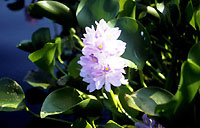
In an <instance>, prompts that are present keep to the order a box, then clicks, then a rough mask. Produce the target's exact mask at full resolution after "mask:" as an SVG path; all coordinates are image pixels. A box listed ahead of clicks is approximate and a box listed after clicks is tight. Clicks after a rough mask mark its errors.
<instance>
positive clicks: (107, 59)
mask: <svg viewBox="0 0 200 128" xmlns="http://www.w3.org/2000/svg"><path fill="white" fill-rule="evenodd" d="M95 23H96V26H97V27H96V29H95V28H94V26H92V27H91V28H89V27H86V28H85V30H86V34H84V38H83V43H84V47H83V49H82V53H83V55H84V56H82V57H80V61H78V63H79V64H80V65H81V66H82V69H81V72H80V76H82V77H83V81H85V82H87V83H89V85H88V86H87V90H89V92H92V91H94V90H96V89H97V90H99V89H101V88H102V87H103V85H105V89H106V91H108V92H110V90H111V85H113V86H120V85H121V84H122V83H123V82H124V81H125V78H124V75H123V73H125V71H124V67H125V61H124V59H122V58H121V57H120V56H121V55H122V54H123V53H124V51H125V48H126V43H125V42H123V41H121V40H118V37H119V36H120V33H121V30H119V28H111V27H109V26H108V24H107V23H106V22H105V21H104V20H103V19H102V20H100V21H99V23H98V22H95Z"/></svg>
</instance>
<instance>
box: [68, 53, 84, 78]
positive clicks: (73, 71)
mask: <svg viewBox="0 0 200 128" xmlns="http://www.w3.org/2000/svg"><path fill="white" fill-rule="evenodd" d="M80 56H81V55H77V56H76V57H75V58H74V59H73V60H72V61H70V63H69V65H68V72H69V76H72V77H73V78H77V77H78V76H79V74H80V70H81V65H80V64H78V63H77V62H78V61H79V60H80Z"/></svg>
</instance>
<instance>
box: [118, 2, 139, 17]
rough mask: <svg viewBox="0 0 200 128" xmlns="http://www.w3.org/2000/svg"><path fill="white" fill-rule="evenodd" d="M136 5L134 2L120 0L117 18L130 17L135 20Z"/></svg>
mask: <svg viewBox="0 0 200 128" xmlns="http://www.w3.org/2000/svg"><path fill="white" fill-rule="evenodd" d="M135 14H136V4H135V1H134V0H120V11H119V15H118V17H124V16H128V17H132V18H133V19H135Z"/></svg>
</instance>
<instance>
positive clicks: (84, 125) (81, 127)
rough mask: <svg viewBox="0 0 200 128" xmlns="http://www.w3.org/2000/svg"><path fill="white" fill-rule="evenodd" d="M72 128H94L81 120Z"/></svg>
mask: <svg viewBox="0 0 200 128" xmlns="http://www.w3.org/2000/svg"><path fill="white" fill-rule="evenodd" d="M71 128H92V126H91V125H90V124H89V123H88V122H87V121H86V120H83V119H80V120H79V121H78V122H75V123H74V124H73V125H72V127H71Z"/></svg>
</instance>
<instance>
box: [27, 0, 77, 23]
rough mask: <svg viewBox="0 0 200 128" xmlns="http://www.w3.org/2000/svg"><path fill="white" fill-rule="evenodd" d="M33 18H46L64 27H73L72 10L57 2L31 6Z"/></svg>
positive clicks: (38, 3) (41, 2) (40, 2)
mask: <svg viewBox="0 0 200 128" xmlns="http://www.w3.org/2000/svg"><path fill="white" fill-rule="evenodd" d="M29 12H30V13H31V15H33V16H37V17H40V16H42V17H46V18H49V19H51V20H53V21H55V22H57V23H60V24H62V25H66V24H67V25H72V24H73V18H72V12H71V11H70V9H69V8H68V7H67V6H66V5H64V4H62V3H60V2H57V1H39V2H37V3H34V4H31V5H30V6H29Z"/></svg>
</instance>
